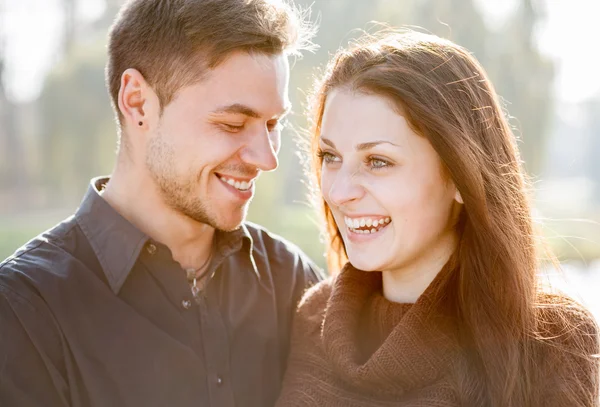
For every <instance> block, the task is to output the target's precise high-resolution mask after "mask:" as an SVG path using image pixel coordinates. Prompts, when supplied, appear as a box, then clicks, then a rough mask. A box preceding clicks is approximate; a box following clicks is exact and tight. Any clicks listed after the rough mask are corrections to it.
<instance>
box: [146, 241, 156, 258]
mask: <svg viewBox="0 0 600 407" xmlns="http://www.w3.org/2000/svg"><path fill="white" fill-rule="evenodd" d="M146 251H147V252H148V254H149V255H151V256H152V255H153V254H154V253H156V245H155V244H154V243H148V244H147V245H146Z"/></svg>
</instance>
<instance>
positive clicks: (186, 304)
mask: <svg viewBox="0 0 600 407" xmlns="http://www.w3.org/2000/svg"><path fill="white" fill-rule="evenodd" d="M181 306H182V307H183V308H185V309H190V308H192V302H191V301H190V300H183V301H181Z"/></svg>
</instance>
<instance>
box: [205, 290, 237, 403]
mask: <svg viewBox="0 0 600 407" xmlns="http://www.w3.org/2000/svg"><path fill="white" fill-rule="evenodd" d="M196 302H197V304H198V310H199V316H200V329H201V335H202V346H203V347H204V359H205V361H206V369H207V373H208V377H207V378H208V383H207V385H208V390H209V396H210V404H211V406H219V407H221V406H223V407H229V406H231V407H233V406H235V399H234V396H233V386H232V383H231V374H230V371H229V367H230V360H229V337H228V335H227V328H226V326H225V323H224V321H223V318H222V317H221V312H220V310H219V308H218V306H217V304H215V302H216V301H215V300H214V298H212V297H211V296H209V295H207V292H206V290H204V291H202V292H201V293H199V295H198V297H197V301H196Z"/></svg>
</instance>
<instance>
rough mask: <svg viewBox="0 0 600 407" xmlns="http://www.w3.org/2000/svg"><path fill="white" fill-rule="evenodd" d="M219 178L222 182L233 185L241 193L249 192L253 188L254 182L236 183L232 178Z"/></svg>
mask: <svg viewBox="0 0 600 407" xmlns="http://www.w3.org/2000/svg"><path fill="white" fill-rule="evenodd" d="M219 178H220V179H221V181H223V182H226V183H228V184H229V185H231V186H232V187H234V188H235V189H239V190H240V191H247V190H249V189H250V188H251V187H252V182H253V181H250V182H246V181H242V182H240V181H236V180H234V179H231V178H227V177H221V176H219Z"/></svg>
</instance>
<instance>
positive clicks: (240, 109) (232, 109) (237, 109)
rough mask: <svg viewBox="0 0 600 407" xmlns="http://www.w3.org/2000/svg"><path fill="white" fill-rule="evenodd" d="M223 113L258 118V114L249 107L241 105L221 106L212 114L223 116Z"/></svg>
mask: <svg viewBox="0 0 600 407" xmlns="http://www.w3.org/2000/svg"><path fill="white" fill-rule="evenodd" d="M223 113H234V114H243V115H245V116H248V117H254V118H259V117H260V114H258V112H257V111H256V110H254V109H252V108H251V107H249V106H246V105H243V104H241V103H234V104H232V105H227V106H221V107H219V108H217V109H216V110H214V111H213V114H223Z"/></svg>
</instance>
